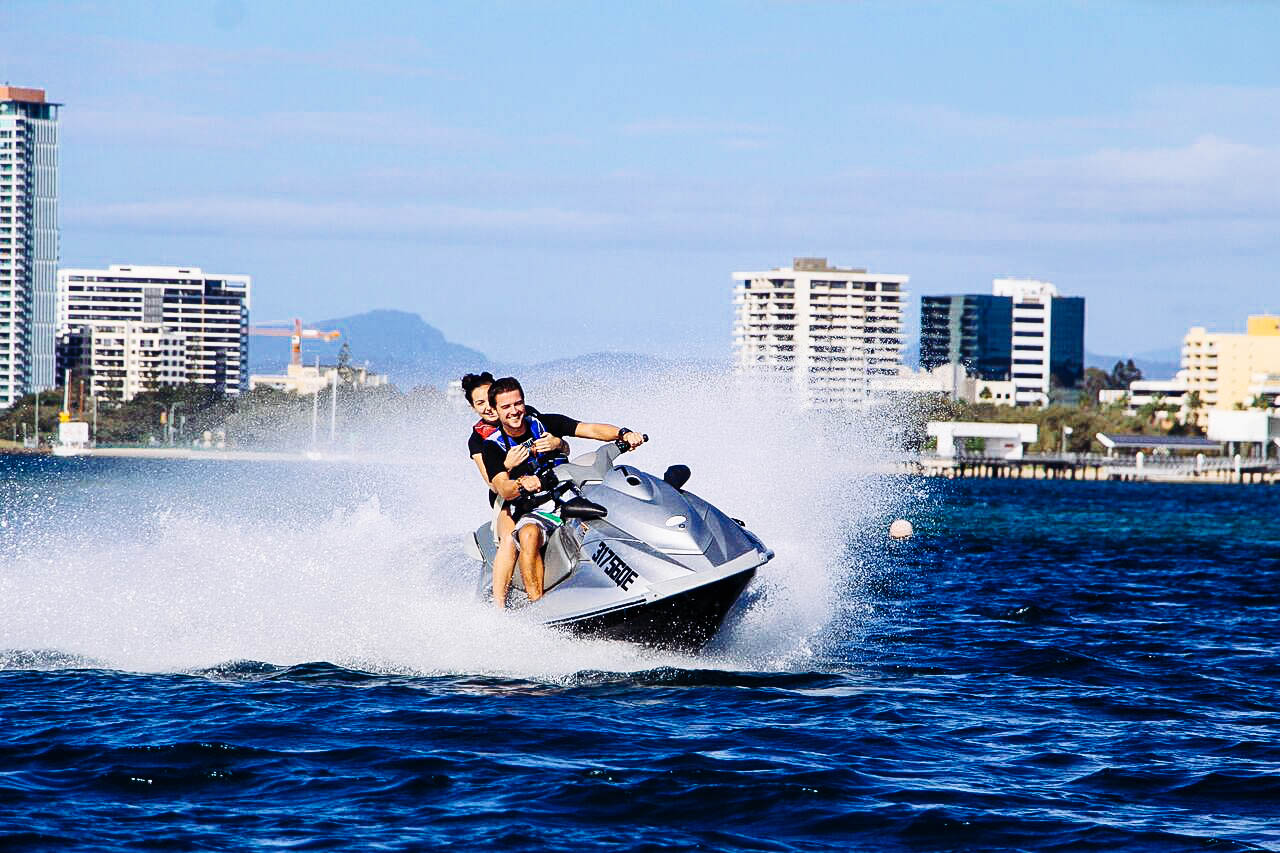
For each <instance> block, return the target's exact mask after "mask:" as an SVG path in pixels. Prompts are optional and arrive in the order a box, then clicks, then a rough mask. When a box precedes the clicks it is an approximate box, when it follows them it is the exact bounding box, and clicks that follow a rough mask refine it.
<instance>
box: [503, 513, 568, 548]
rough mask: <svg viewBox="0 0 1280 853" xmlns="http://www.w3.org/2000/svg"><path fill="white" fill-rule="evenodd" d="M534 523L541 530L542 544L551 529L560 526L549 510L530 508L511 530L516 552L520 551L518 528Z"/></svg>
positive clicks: (557, 519) (559, 522)
mask: <svg viewBox="0 0 1280 853" xmlns="http://www.w3.org/2000/svg"><path fill="white" fill-rule="evenodd" d="M531 524H532V525H536V526H537V527H538V528H539V529H540V530H541V531H542V544H544V545H545V544H546V543H547V538H548V537H549V536H551V533H552V531H554V530H555V529H556V528H557V527H559V526H560V524H561V520H560V519H559V518H558V517H557V516H554V515H552V514H551V513H549V512H543V511H541V510H536V509H535V510H532V511H530V512H526V513H525V514H524V515H522V516H520V518H519V519H518V520H517V521H516V526H515V529H514V530H512V531H511V538H512V539H514V540H515V543H516V553H517V554H519V553H520V528H522V527H528V526H529V525H531Z"/></svg>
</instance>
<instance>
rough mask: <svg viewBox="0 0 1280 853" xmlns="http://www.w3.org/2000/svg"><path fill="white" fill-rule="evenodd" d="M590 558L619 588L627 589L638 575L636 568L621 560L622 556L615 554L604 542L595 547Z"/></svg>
mask: <svg viewBox="0 0 1280 853" xmlns="http://www.w3.org/2000/svg"><path fill="white" fill-rule="evenodd" d="M591 560H592V562H594V563H595V564H596V565H597V566H599V567H600V568H602V569H604V573H605V574H606V575H608V576H609V578H610V580H612V581H613V582H614V583H616V584H617V585H618V586H619V588H621V589H624V590H625V589H627V588H628V587H630V586H631V583H632V581H634V580H635V579H636V578H638V577H639V575H638V574H636V570H635V569H633V568H631V567H630V566H628V565H627V564H626V563H625V562H623V560H622V558H621V557H619V556H618V555H617V554H615V553H614V552H613V549H612V548H610V547H609V546H608V545H606V544H605V543H604V542H601V543H600V545H599V546H598V547H597V548H596V552H595V553H594V554H592V555H591Z"/></svg>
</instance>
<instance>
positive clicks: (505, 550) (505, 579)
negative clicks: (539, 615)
mask: <svg viewBox="0 0 1280 853" xmlns="http://www.w3.org/2000/svg"><path fill="white" fill-rule="evenodd" d="M515 526H516V523H515V522H514V521H513V520H512V519H511V513H510V512H508V511H507V510H505V509H504V510H503V511H502V512H500V513H498V521H497V528H498V553H497V554H495V555H494V557H493V603H494V606H495V607H497V608H498V609H499V610H505V609H506V607H507V592H508V590H510V589H511V576H512V575H513V574H514V573H515V570H516V541H515V539H513V538H511V531H512V530H513V529H514V528H515Z"/></svg>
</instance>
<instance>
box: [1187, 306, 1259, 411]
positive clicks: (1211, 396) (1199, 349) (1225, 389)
mask: <svg viewBox="0 0 1280 853" xmlns="http://www.w3.org/2000/svg"><path fill="white" fill-rule="evenodd" d="M1245 328H1246V331H1245V333H1244V334H1243V335H1241V334H1239V333H1233V332H1207V331H1205V329H1204V328H1203V327H1201V326H1196V327H1194V328H1192V329H1191V330H1190V331H1189V332H1187V336H1186V337H1185V338H1183V340H1182V369H1183V370H1185V371H1186V372H1187V393H1188V395H1190V394H1191V393H1192V392H1199V395H1200V402H1201V403H1202V405H1203V409H1202V410H1201V411H1200V412H1199V418H1198V419H1199V420H1202V421H1203V420H1204V418H1205V417H1207V415H1206V414H1205V412H1207V410H1209V409H1227V410H1231V409H1235V408H1236V406H1237V405H1240V406H1244V407H1246V408H1247V407H1249V406H1250V405H1251V404H1252V403H1253V397H1254V395H1252V394H1250V393H1249V392H1250V386H1256V384H1257V382H1256V377H1257V375H1258V374H1271V373H1280V315H1275V314H1256V315H1254V316H1252V317H1250V318H1249V322H1248V325H1247V326H1246V327H1245Z"/></svg>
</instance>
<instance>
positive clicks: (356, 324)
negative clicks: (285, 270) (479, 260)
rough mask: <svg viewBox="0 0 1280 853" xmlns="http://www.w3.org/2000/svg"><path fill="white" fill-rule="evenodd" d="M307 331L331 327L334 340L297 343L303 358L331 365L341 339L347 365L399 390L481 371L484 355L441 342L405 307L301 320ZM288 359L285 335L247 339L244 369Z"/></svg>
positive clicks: (265, 368)
mask: <svg viewBox="0 0 1280 853" xmlns="http://www.w3.org/2000/svg"><path fill="white" fill-rule="evenodd" d="M304 326H305V327H306V328H311V329H337V330H338V331H339V332H341V333H342V337H340V338H339V339H338V340H337V341H334V342H332V343H326V342H323V341H303V343H302V354H303V360H304V361H307V362H312V361H314V359H315V357H316V356H317V355H318V356H320V360H321V361H322V362H323V363H325V364H332V363H333V362H334V361H335V360H336V359H337V358H338V352H339V350H340V349H341V348H342V345H343V344H344V343H346V344H347V345H348V346H349V347H350V348H351V362H352V364H357V365H362V364H364V363H365V362H368V363H369V367H370V369H372V370H373V371H374V372H376V373H386V374H389V375H390V376H391V381H392V382H394V383H395V384H396V385H399V386H400V387H401V388H410V387H412V386H414V385H423V384H426V385H437V386H442V385H443V384H444V383H445V382H447V381H448V380H449V379H454V378H457V377H458V376H461V375H462V374H463V373H466V372H468V371H473V370H477V369H484V368H485V367H486V366H487V365H488V364H489V359H488V358H487V357H486V356H485V355H484V353H481V352H477V351H476V350H473V349H471V348H469V347H464V346H462V345H461V344H455V343H452V342H450V341H449V340H447V339H446V338H445V336H444V334H443V333H442V332H441V331H440V330H439V329H437V328H435V327H434V326H431V325H429V324H428V323H427V322H426V321H425V320H423V319H422V317H420V316H419V315H417V314H411V313H409V312H407V311H391V310H377V311H368V312H365V313H364V314H356V315H354V316H351V317H338V318H336V319H332V320H317V321H315V322H307V323H305V324H304ZM288 363H289V339H288V338H261V337H255V338H251V339H250V342H249V367H250V371H251V372H253V373H272V372H279V371H283V370H284V368H285V365H287V364H288Z"/></svg>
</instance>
